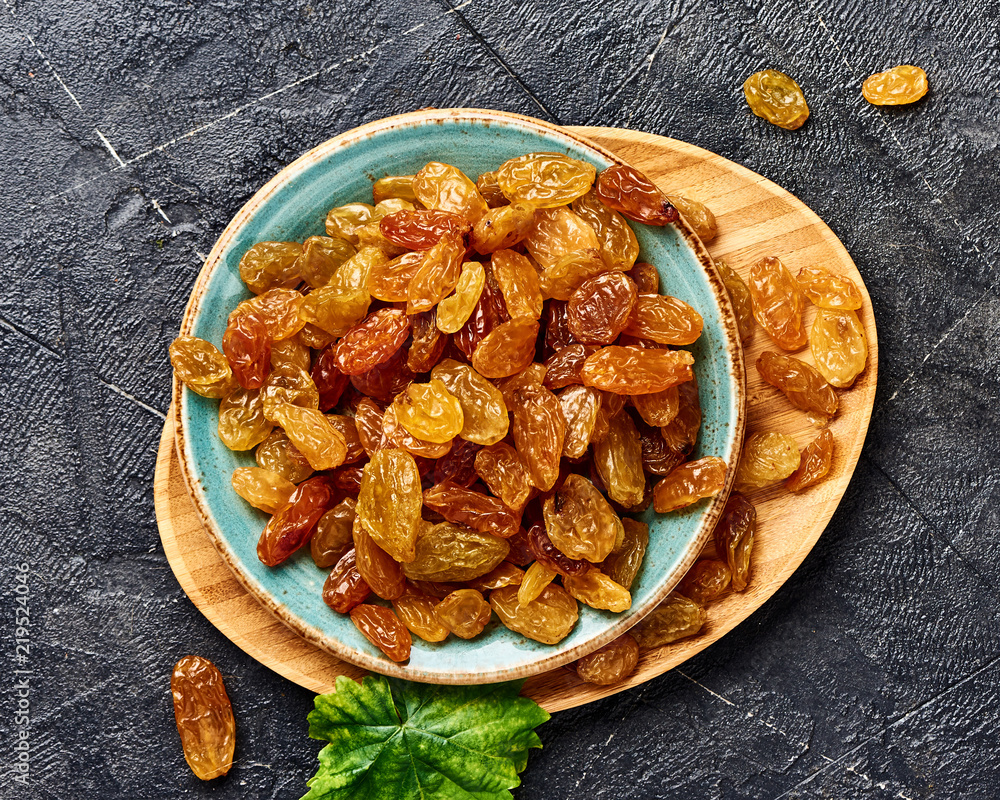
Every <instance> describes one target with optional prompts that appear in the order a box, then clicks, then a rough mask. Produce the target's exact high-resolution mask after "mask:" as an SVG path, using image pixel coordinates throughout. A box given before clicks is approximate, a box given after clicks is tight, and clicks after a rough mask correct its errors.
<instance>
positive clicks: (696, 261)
mask: <svg viewBox="0 0 1000 800" xmlns="http://www.w3.org/2000/svg"><path fill="white" fill-rule="evenodd" d="M538 151H546V152H560V153H567V154H568V155H570V156H572V157H573V158H578V159H581V160H583V161H588V162H590V163H592V164H594V165H595V166H596V167H597V169H598V170H601V169H603V168H605V167H608V166H610V165H611V164H613V163H622V162H621V160H620V159H619V158H617V157H616V156H614V155H612V154H611V153H610V152H608V151H606V150H604V149H602V148H599V147H597V146H596V145H594V144H592V143H590V142H587V141H586V140H585V139H582V138H580V137H578V136H575V135H573V134H571V133H569V132H566V131H564V130H562V129H560V128H557V127H555V126H552V125H549V124H548V123H545V122H542V121H540V120H535V119H532V118H529V117H521V116H517V115H513V114H507V113H503V112H497V111H481V110H473V109H450V110H429V111H420V112H415V113H412V114H404V115H401V116H398V117H392V118H389V119H385V120H380V121H378V122H374V123H371V124H369V125H366V126H364V127H361V128H358V129H355V130H353V131H349V132H347V133H345V134H342V135H340V136H338V137H336V138H334V139H331V140H330V141H328V142H326V143H324V144H322V145H320V146H319V147H317V148H315V149H314V150H311V151H310V152H308V153H306V154H305V155H304V156H302V157H301V158H299V159H298V160H297V161H295V162H294V163H292V164H291V165H289V166H288V167H286V168H285V169H283V170H282V171H281V172H280V173H278V175H276V176H275V177H274V178H273V179H272V180H271V181H270V182H269V183H268V184H267V185H266V186H264V187H263V188H262V189H261V190H260V191H259V192H258V193H257V194H256V195H255V196H254V197H253V199H251V200H250V202H249V203H247V205H246V206H245V207H244V208H243V209H241V210H240V212H239V213H238V214H237V216H236V217H235V219H234V220H233V221H232V222H231V223H230V224H229V226H228V227H227V228H226V230H225V231H224V233H223V234H222V237H221V238H220V239H219V241H218V242H217V243H216V245H215V247H214V248H213V250H212V252H211V254H210V255H209V257H208V260H207V262H206V265H205V268H204V269H203V271H202V273H201V275H200V276H199V279H198V282H197V284H196V286H195V289H194V291H193V293H192V296H191V300H190V302H189V304H188V308H187V312H186V314H185V318H184V322H183V326H182V331H181V332H182V333H183V334H187V335H193V336H198V337H201V338H203V339H207V340H208V341H210V342H212V343H214V344H215V345H216V346H217V347H218V346H221V342H222V334H223V331H224V330H225V326H226V319H227V316H228V314H229V312H230V311H231V310H232V309H233V308H234V307H235V306H236V305H237V303H239V302H240V301H241V300H244V299H246V298H248V297H250V293H249V291H248V290H247V289H246V287H245V286H244V284H243V283H242V281H241V280H240V276H239V269H238V265H239V261H240V257H241V256H242V255H243V253H244V252H245V251H246V250H247V249H248V248H249V247H250V246H251V245H253V244H255V243H257V242H261V241H273V240H286V241H287V240H296V241H302V240H304V239H305V238H306V237H308V236H313V235H317V234H323V233H324V224H323V223H324V219H325V217H326V212H327V211H328V210H329V209H330V208H333V207H334V206H338V205H343V204H345V203H349V202H356V201H359V200H364V201H370V199H371V184H372V181H373V180H375V179H377V178H380V177H383V176H385V175H408V174H412V173H415V172H416V171H417V170H419V169H420V168H421V167H422V166H424V164H426V163H427V162H428V161H434V160H436V161H444V162H447V163H450V164H453V165H455V166H456V167H458V168H459V169H461V170H462V171H463V172H465V173H466V174H467V175H470V176H472V177H473V179H475V177H476V176H478V175H479V174H481V173H483V172H487V171H491V170H494V169H496V167H497V166H499V165H500V164H501V163H502V162H503V161H505V160H507V159H509V158H512V157H514V156H519V155H522V154H524V153H530V152H538ZM633 228H634V230H635V233H636V236H637V237H638V240H639V244H640V246H641V248H642V250H641V252H642V255H641V256H640V258H641V259H642V260H644V261H648V262H650V263H652V264H654V265H656V267H657V268H658V270H659V272H660V276H661V292H663V293H665V294H671V295H674V296H676V297H679V298H681V299H682V300H685V301H686V302H688V303H690V304H691V305H692V306H694V307H695V308H696V309H698V311H699V312H700V313H701V314H702V316H703V317H704V320H705V327H704V332H703V334H702V336H701V338H700V339H699V340H698V342H697V343H696V344H695V345H693V346H692V347H691V350H692V351H693V353H694V356H695V359H696V362H695V365H696V366H695V372H696V374H697V378H698V383H699V388H700V395H701V404H702V412H703V422H702V427H701V432H700V435H699V442H698V447H697V450H696V451H695V453H694V454H693V456H692V457H701V456H707V455H713V456H719V457H721V458H723V459H725V461H726V462H727V463H728V464H729V465H731V468H730V470H729V475H728V479H727V485H726V489H725V491H723V492H722V493H721V494H720V495H719V496H717V497H716V498H713V499H711V500H703V501H701V502H699V503H696V504H695V505H693V506H691V507H690V508H688V509H686V510H684V511H681V512H674V513H671V514H667V515H659V514H656V513H655V512H654V511H653V510H652V508H650V509H649V511H648V512H647V513H646V514H645V516H644V517H643V519H644V521H645V522H647V523H648V524H649V526H650V535H649V548H648V550H647V552H646V557H645V563H644V565H643V567H642V570H641V572H640V573H639V576H638V578H637V579H636V581H635V583H634V585H633V586H632V607H631V609H630V610H628V611H626V612H624V613H622V614H614V613H611V612H607V611H598V610H595V609H592V608H589V607H587V606H584V605H582V604H581V605H580V619H579V622H578V623H577V625H576V627H575V628H574V629H573V631H572V633H570V635H569V636H567V637H566V638H565V639H563V640H562V641H561V642H559V643H558V644H555V645H545V644H541V643H539V642H535V641H532V640H530V639H527V638H525V637H523V636H521V635H520V634H517V633H514V632H512V631H509V630H507V629H506V628H505V627H503V625H502V624H501V623H500V622H499V621H498V620H497V618H496V616H495V615H494V617H493V620H492V621H491V622H490V624H489V626H488V627H487V629H486V630H485V631H484V633H483V634H482V635H480V636H478V637H476V638H474V639H471V640H463V639H459V638H458V637H455V636H450V637H448V639H447V640H446V641H444V642H442V643H440V644H429V643H427V642H424V641H422V640H420V639H417V638H414V645H413V650H412V655H411V657H410V659H409V662H407V663H405V664H395V663H393V662H391V661H389V660H388V659H387V658H386V657H385V656H383V655H382V654H381V652H380V651H378V650H377V649H376V648H375V647H374V646H373V645H371V644H370V643H369V642H368V641H367V640H366V639H365V638H364V637H363V636H362V635H361V634H360V632H359V631H358V630H357V629H356V628H355V627H354V625H353V623H352V622H351V620H350V618H349V617H347V616H342V615H340V614H337V613H335V612H333V611H332V610H331V609H330V608H328V607H327V606H326V605H325V604H324V603H323V600H322V598H321V591H322V587H323V581H324V579H325V578H326V574H327V573H326V571H324V570H320V569H319V568H317V567H316V566H315V565H314V564H313V562H312V559H311V558H310V556H309V552H308V549H309V548H308V547H306V548H303V550H301V551H300V552H299V553H297V554H296V555H294V556H293V557H292V558H291V559H289V560H288V561H287V562H286V563H285V564H283V565H282V566H280V567H277V568H270V567H266V566H264V565H263V564H262V563H261V562H260V561H259V560H258V558H257V540H258V538H259V536H260V532H261V530H262V529H263V527H264V525H265V523H266V521H267V517H266V516H265V515H264V514H263V513H261V512H259V511H257V510H256V509H254V508H252V507H251V506H249V505H248V504H247V503H246V502H244V501H243V500H242V499H241V498H240V497H239V496H237V495H236V493H235V492H234V491H233V489H232V485H231V483H230V478H231V475H232V473H233V470H234V469H236V468H237V467H245V466H253V465H254V463H255V462H254V458H253V453H252V451H248V452H233V451H231V450H229V449H227V448H226V447H225V445H223V444H222V442H221V441H220V439H219V437H218V434H217V423H218V405H219V404H218V401H216V400H209V399H206V398H204V397H200V396H198V395H196V394H194V393H193V392H191V391H189V390H188V389H186V388H183V387H182V386H181V385H180V383H179V381H177V380H176V379H175V381H174V414H175V423H176V432H177V442H178V455H179V458H180V462H181V471H182V474H183V475H184V478H185V481H186V482H187V485H188V489H189V491H190V494H191V496H192V499H193V501H194V503H195V506H196V508H197V510H198V513H199V515H200V516H201V518H202V521H203V523H204V525H205V527H206V529H207V531H208V533H209V536H210V537H211V539H212V541H213V543H214V544H215V546H216V548H217V549H218V550H219V552H220V554H221V555H222V556H223V558H224V559H225V561H226V562H227V563H228V564H229V566H230V568H231V569H232V570H233V572H234V573H235V574H236V576H237V578H238V579H239V580H240V582H241V583H242V584H243V585H244V586H245V587H246V588H247V590H248V591H249V592H250V593H251V594H252V595H253V596H254V597H255V598H256V599H257V600H258V601H260V602H261V603H262V604H263V605H264V606H265V607H266V608H267V609H268V610H269V611H271V612H272V613H273V614H274V615H275V616H277V617H278V618H279V619H280V620H281V621H282V622H284V623H285V624H286V625H288V626H289V627H291V628H292V629H293V630H295V631H296V632H297V633H299V634H300V635H302V636H303V637H305V638H306V639H307V640H309V641H310V642H313V643H315V644H316V645H318V646H320V647H321V648H323V649H325V650H327V651H329V652H331V653H333V654H334V655H336V656H338V657H339V658H342V659H344V660H346V661H349V662H352V663H354V664H357V665H359V666H362V667H365V668H367V669H370V670H372V671H375V672H380V673H383V674H386V675H393V676H396V677H401V678H406V679H410V680H418V681H425V682H432V683H443V684H449V683H450V684H458V683H490V682H494V681H502V680H511V679H515V678H522V677H526V676H529V675H533V674H537V673H540V672H544V671H547V670H550V669H553V668H555V667H557V666H560V665H562V664H566V663H568V662H570V661H572V660H574V659H576V658H579V657H580V656H582V655H585V654H586V653H588V652H591V651H593V650H595V649H597V648H598V647H600V646H602V645H604V644H606V643H607V642H609V641H611V640H612V639H614V638H615V637H617V636H619V635H620V634H622V633H623V632H624V631H626V630H627V629H628V628H630V627H631V626H632V625H634V624H635V623H636V622H638V621H639V620H640V619H641V618H642V617H643V616H644V615H645V614H647V613H648V612H649V611H651V610H652V609H653V608H654V607H655V606H656V605H657V604H658V603H659V602H660V601H661V600H663V598H664V597H666V595H667V594H668V593H669V592H670V590H671V589H672V588H673V587H674V586H675V585H676V584H677V582H678V581H679V580H680V579H681V578H682V577H683V575H684V573H685V572H686V571H687V569H688V567H690V565H691V564H692V563H693V562H694V560H695V558H696V557H697V555H698V553H699V552H700V550H701V548H702V547H703V545H704V544H705V542H706V541H707V539H708V537H709V536H710V535H711V532H712V528H713V527H714V524H715V522H716V521H717V520H718V518H719V516H720V514H721V511H722V508H723V506H724V504H725V499H726V497H727V496H728V493H729V489H730V487H731V485H732V481H733V477H734V476H733V473H734V471H735V470H734V469H733V468H732V466H733V465H735V463H736V456H737V454H738V453H739V450H740V446H741V443H742V437H743V421H744V413H745V387H744V382H745V378H744V371H743V361H742V349H741V347H740V344H739V340H738V336H737V333H736V322H735V317H734V315H733V311H732V308H731V306H730V303H729V298H728V295H727V294H726V292H725V289H724V288H723V283H722V281H721V279H720V278H719V276H718V273H717V272H716V271H715V268H714V266H712V263H711V259H710V258H709V256H708V253H707V251H706V250H705V248H704V246H703V245H702V244H701V242H700V241H698V239H697V238H696V237H695V236H694V234H693V233H692V232H691V231H690V229H689V228H688V227H687V226H686V224H683V223H681V224H678V225H670V226H667V227H663V228H653V227H648V226H645V225H640V224H636V225H633Z"/></svg>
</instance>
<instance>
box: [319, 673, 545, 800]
mask: <svg viewBox="0 0 1000 800" xmlns="http://www.w3.org/2000/svg"><path fill="white" fill-rule="evenodd" d="M523 683H524V681H513V682H510V683H493V684H487V685H484V686H434V685H431V684H426V683H410V682H408V681H400V680H395V679H390V678H384V677H380V676H369V677H366V678H365V679H364V681H363V682H362V683H361V684H360V685H358V684H357V683H355V682H354V681H352V680H350V679H349V678H345V677H343V676H341V677H339V678H337V687H336V689H335V690H334V691H333V692H331V693H330V694H323V695H318V696H317V697H316V707H315V708H314V709H313V711H311V712H310V713H309V735H310V736H311V737H312V738H313V739H321V740H323V741H326V742H329V744H327V746H326V747H324V748H323V749H322V750H321V751H320V754H319V769H318V770H317V772H316V774H315V775H314V776H313V777H312V778H311V779H310V780H309V784H308V785H309V792H308V793H307V794H306V795H305V796H304V797H303V798H302V800H346V799H347V798H350V800H510V798H511V794H510V792H509V791H508V789H512V788H513V787H515V786H517V785H518V784H520V782H521V780H520V778H518V773H519V772H521V771H523V770H524V768H525V766H526V765H527V763H528V750H529V748H532V747H541V746H542V742H541V739H539V738H538V735H537V734H536V733H535V731H534V729H535V728H536V727H537V726H538V725H541V724H542V723H543V722H545V721H546V720H547V719H548V718H549V715H548V712H546V711H545V710H543V709H542V708H540V707H539V706H538V705H537V704H536V703H535V702H534V701H533V700H530V699H528V698H527V697H521V696H520V695H519V692H520V691H521V685H522V684H523Z"/></svg>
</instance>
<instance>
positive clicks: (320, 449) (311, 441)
mask: <svg viewBox="0 0 1000 800" xmlns="http://www.w3.org/2000/svg"><path fill="white" fill-rule="evenodd" d="M272 417H273V419H274V421H275V422H276V423H277V424H279V425H280V426H281V427H282V428H284V429H285V433H286V434H287V435H288V438H289V439H290V440H291V442H292V444H294V445H295V447H296V449H298V451H299V452H300V453H302V455H304V456H305V457H306V460H307V461H308V462H309V466H311V467H312V468H313V469H316V470H323V469H333V468H334V467H339V466H340V465H341V464H343V463H344V459H345V458H346V457H347V442H346V441H345V439H344V436H343V434H342V433H341V432H340V431H338V430H337V429H336V428H335V427H333V425H331V424H330V420H328V419H327V418H326V417H325V416H324V415H323V412H321V411H317V410H316V409H313V408H300V407H299V406H293V405H291V404H290V403H279V404H278V405H276V406H275V408H274V411H273V413H272Z"/></svg>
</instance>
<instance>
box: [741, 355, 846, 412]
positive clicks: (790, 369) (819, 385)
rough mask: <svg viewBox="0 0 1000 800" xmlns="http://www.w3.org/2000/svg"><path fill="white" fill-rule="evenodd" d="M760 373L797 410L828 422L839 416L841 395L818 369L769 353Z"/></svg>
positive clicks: (760, 360)
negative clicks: (807, 412)
mask: <svg viewBox="0 0 1000 800" xmlns="http://www.w3.org/2000/svg"><path fill="white" fill-rule="evenodd" d="M757 372H759V373H760V377H762V378H763V379H764V380H765V381H767V382H768V383H769V384H771V385H772V386H776V387H777V388H778V389H780V390H781V391H782V392H783V393H784V394H785V397H787V398H788V402H790V403H791V404H792V405H793V406H795V407H796V408H801V409H802V410H803V411H810V412H812V413H813V414H818V415H820V416H822V417H825V418H827V419H829V418H830V417H832V416H833V415H834V414H835V413H836V412H837V405H838V404H839V402H840V400H839V398H838V397H837V393H836V392H835V391H834V390H833V388H832V387H831V386H830V384H828V383H827V382H826V380H825V379H824V378H823V376H822V375H820V374H819V372H818V371H817V370H816V369H815V367H812V366H810V365H809V364H806V363H805V362H804V361H799V360H798V359H796V358H790V357H788V356H783V355H779V354H778V353H772V352H770V351H768V350H765V351H764V352H763V353H761V354H760V357H759V358H758V359H757Z"/></svg>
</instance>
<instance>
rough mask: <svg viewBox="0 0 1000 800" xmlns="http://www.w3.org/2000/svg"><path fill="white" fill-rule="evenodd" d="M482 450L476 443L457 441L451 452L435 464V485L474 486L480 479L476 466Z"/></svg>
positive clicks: (453, 444)
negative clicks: (447, 482)
mask: <svg viewBox="0 0 1000 800" xmlns="http://www.w3.org/2000/svg"><path fill="white" fill-rule="evenodd" d="M481 449H482V446H481V445H478V444H476V443H475V442H467V441H466V440H464V439H456V440H455V441H454V442H452V446H451V450H449V451H448V452H447V453H446V454H445V455H443V456H441V458H439V459H438V460H437V461H436V462H435V464H434V483H442V482H444V481H452V482H454V483H456V484H458V485H459V486H465V487H469V486H472V484H474V483H475V482H476V481H477V480H478V479H479V475H477V474H476V466H475V465H476V456H477V455H478V454H479V451H480V450H481Z"/></svg>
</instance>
